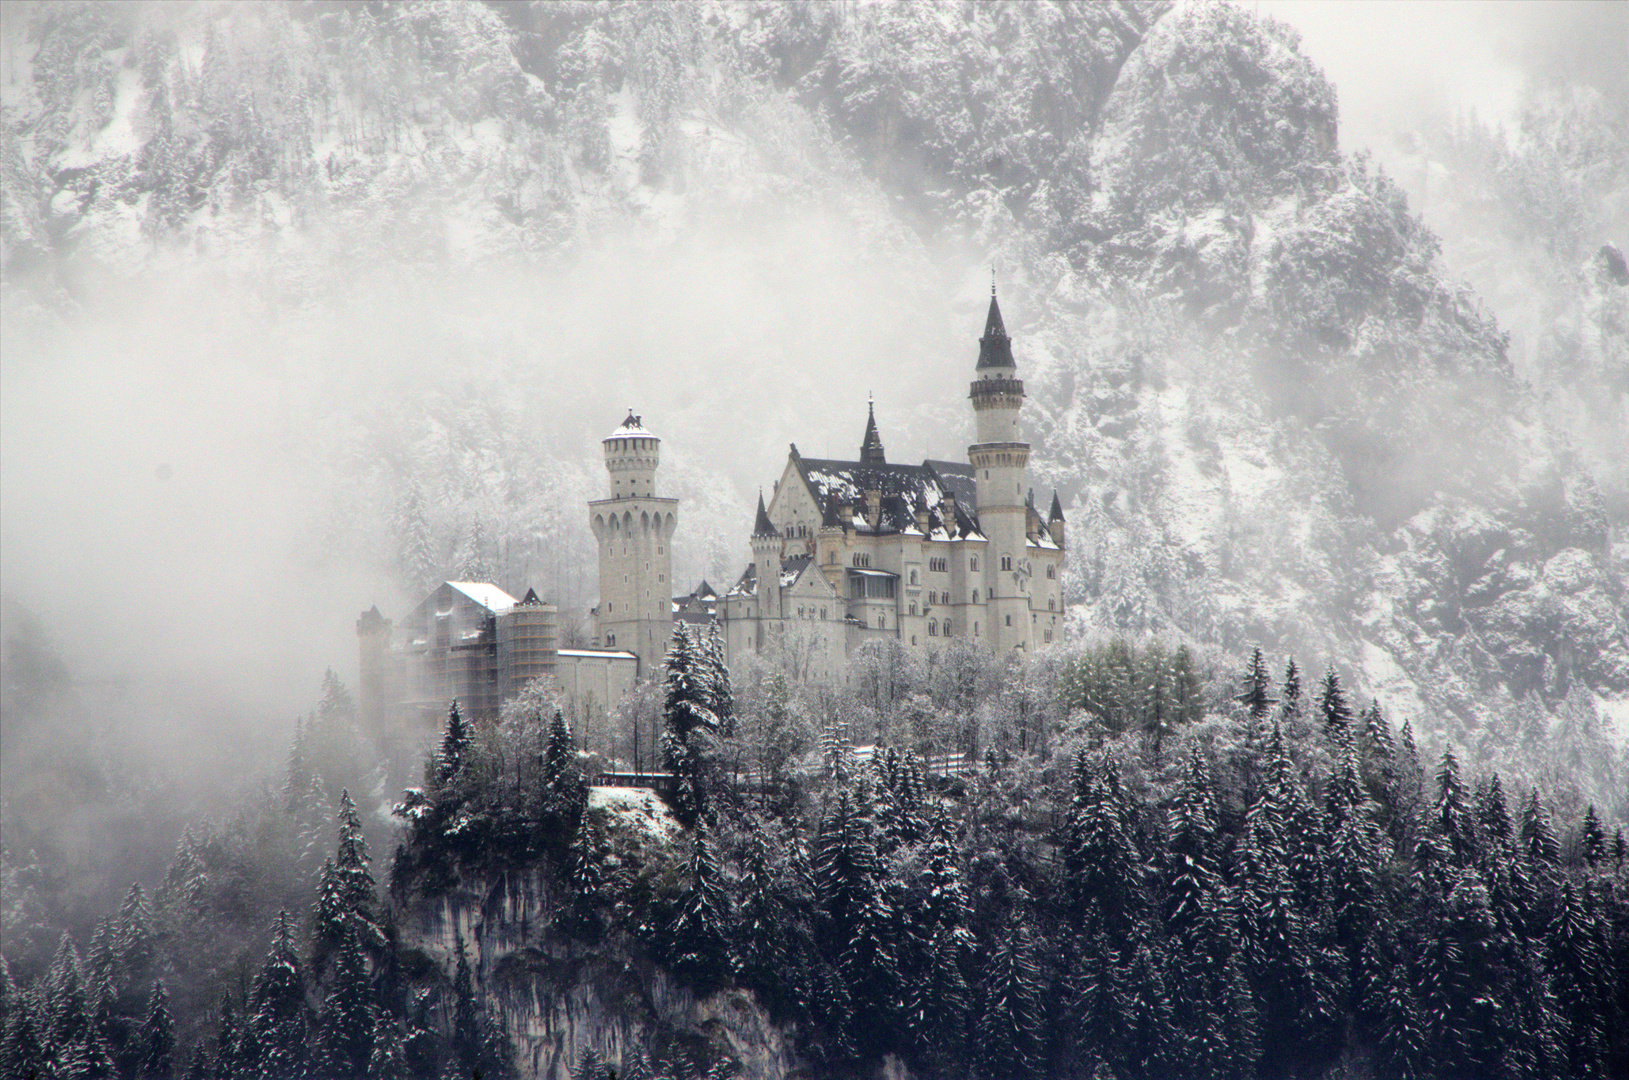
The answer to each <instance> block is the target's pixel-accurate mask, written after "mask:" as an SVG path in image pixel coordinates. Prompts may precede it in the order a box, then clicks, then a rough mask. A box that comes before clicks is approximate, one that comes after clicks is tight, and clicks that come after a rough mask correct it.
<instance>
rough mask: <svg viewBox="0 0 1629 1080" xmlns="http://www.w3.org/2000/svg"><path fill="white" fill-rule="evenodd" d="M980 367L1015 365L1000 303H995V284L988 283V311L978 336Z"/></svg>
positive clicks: (1010, 340)
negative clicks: (982, 332) (1002, 318)
mask: <svg viewBox="0 0 1629 1080" xmlns="http://www.w3.org/2000/svg"><path fill="white" fill-rule="evenodd" d="M978 366H979V368H980V369H983V368H992V367H1009V368H1010V367H1016V366H1017V365H1015V364H1014V363H1013V362H1012V338H1010V337H1008V336H1007V327H1006V325H1005V324H1004V323H1003V322H1002V321H1001V305H1000V304H998V303H996V294H995V284H994V283H991V285H990V313H989V314H988V315H986V316H985V317H984V336H983V337H981V338H979V363H978Z"/></svg>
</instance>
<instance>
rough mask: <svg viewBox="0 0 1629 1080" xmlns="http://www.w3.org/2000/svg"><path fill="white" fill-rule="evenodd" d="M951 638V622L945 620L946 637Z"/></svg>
mask: <svg viewBox="0 0 1629 1080" xmlns="http://www.w3.org/2000/svg"><path fill="white" fill-rule="evenodd" d="M949 636H950V620H949V619H946V620H945V637H949Z"/></svg>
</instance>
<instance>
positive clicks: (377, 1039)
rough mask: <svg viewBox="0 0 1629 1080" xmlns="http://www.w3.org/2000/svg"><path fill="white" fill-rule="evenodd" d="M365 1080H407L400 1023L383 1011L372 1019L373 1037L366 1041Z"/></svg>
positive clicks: (403, 1040)
mask: <svg viewBox="0 0 1629 1080" xmlns="http://www.w3.org/2000/svg"><path fill="white" fill-rule="evenodd" d="M368 1041H369V1042H370V1043H371V1044H372V1047H373V1049H372V1050H371V1051H370V1052H369V1054H368V1073H367V1080H408V1077H409V1073H408V1068H407V1054H406V1050H405V1047H404V1043H405V1041H406V1040H405V1036H404V1035H403V1032H402V1025H401V1022H400V1021H398V1020H397V1019H396V1018H395V1017H393V1016H391V1015H390V1014H389V1013H388V1012H386V1011H385V1010H383V1009H379V1010H377V1011H376V1012H375V1014H374V1017H373V1035H372V1036H371V1038H370V1039H369V1040H368Z"/></svg>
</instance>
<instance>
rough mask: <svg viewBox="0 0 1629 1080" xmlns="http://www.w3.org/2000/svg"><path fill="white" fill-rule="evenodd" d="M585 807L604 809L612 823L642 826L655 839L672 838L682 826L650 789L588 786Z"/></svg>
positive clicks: (634, 826) (640, 827)
mask: <svg viewBox="0 0 1629 1080" xmlns="http://www.w3.org/2000/svg"><path fill="white" fill-rule="evenodd" d="M588 808H589V809H590V810H604V811H606V812H607V813H608V814H610V815H611V817H612V819H613V823H615V824H623V825H627V826H629V827H631V828H639V829H644V830H645V831H646V832H648V833H650V834H651V835H652V836H653V837H654V838H656V839H658V840H671V839H673V838H674V837H675V836H677V835H678V834H679V833H680V832H681V831H683V828H684V827H683V826H682V825H680V824H679V822H678V820H677V819H676V818H674V816H673V812H672V811H671V810H669V809H668V808H667V803H665V802H663V801H662V800H661V799H660V798H659V797H658V796H657V794H656V792H654V791H652V790H651V789H650V788H625V787H591V788H589V789H588Z"/></svg>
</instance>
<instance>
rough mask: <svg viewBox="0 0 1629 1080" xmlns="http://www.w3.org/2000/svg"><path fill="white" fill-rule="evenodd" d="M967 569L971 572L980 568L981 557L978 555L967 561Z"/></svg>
mask: <svg viewBox="0 0 1629 1080" xmlns="http://www.w3.org/2000/svg"><path fill="white" fill-rule="evenodd" d="M967 568H968V569H969V570H977V569H978V568H979V557H978V556H977V555H974V556H972V557H971V558H969V559H968V560H967Z"/></svg>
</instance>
